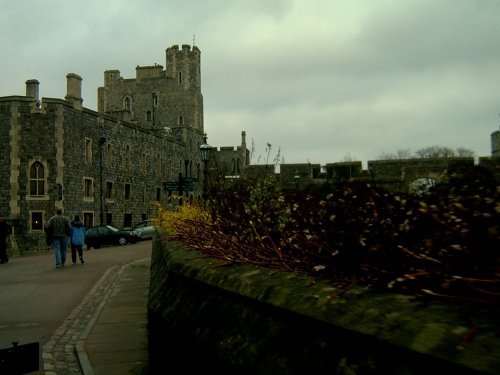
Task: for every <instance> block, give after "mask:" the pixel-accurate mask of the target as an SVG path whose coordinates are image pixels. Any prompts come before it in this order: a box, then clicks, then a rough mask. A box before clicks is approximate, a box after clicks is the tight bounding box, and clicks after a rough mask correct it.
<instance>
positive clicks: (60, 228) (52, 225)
mask: <svg viewBox="0 0 500 375" xmlns="http://www.w3.org/2000/svg"><path fill="white" fill-rule="evenodd" d="M45 231H46V232H47V231H49V232H51V233H52V236H53V240H52V247H53V248H54V255H55V258H56V268H61V267H64V263H66V246H67V243H68V236H69V235H70V233H71V224H70V222H69V219H68V218H67V217H65V216H63V215H62V210H61V209H58V210H57V211H56V214H55V215H54V216H52V217H51V218H50V219H49V222H48V223H47V228H46V230H45Z"/></svg>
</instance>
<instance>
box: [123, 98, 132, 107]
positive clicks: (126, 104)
mask: <svg viewBox="0 0 500 375" xmlns="http://www.w3.org/2000/svg"><path fill="white" fill-rule="evenodd" d="M123 108H125V109H128V110H131V109H132V99H131V98H130V96H126V97H125V99H123Z"/></svg>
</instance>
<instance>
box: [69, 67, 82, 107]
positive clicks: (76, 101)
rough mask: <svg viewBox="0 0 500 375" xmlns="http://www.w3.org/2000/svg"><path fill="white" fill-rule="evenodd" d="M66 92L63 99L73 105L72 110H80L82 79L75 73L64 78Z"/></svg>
mask: <svg viewBox="0 0 500 375" xmlns="http://www.w3.org/2000/svg"><path fill="white" fill-rule="evenodd" d="M66 79H67V90H66V96H65V97H64V99H66V100H67V101H69V102H71V103H73V108H76V109H82V103H83V99H82V77H80V76H79V75H78V74H75V73H69V74H68V75H67V76H66Z"/></svg>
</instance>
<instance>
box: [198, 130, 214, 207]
mask: <svg viewBox="0 0 500 375" xmlns="http://www.w3.org/2000/svg"><path fill="white" fill-rule="evenodd" d="M211 150H212V147H211V146H210V145H209V144H208V143H207V134H206V133H205V134H203V143H202V144H201V146H200V154H201V160H202V161H203V199H204V200H205V204H206V202H207V199H208V160H210V151H211Z"/></svg>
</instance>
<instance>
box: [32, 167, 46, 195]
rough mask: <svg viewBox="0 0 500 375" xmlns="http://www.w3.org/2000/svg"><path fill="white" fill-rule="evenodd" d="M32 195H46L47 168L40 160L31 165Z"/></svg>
mask: <svg viewBox="0 0 500 375" xmlns="http://www.w3.org/2000/svg"><path fill="white" fill-rule="evenodd" d="M30 195H31V196H36V197H41V196H45V168H44V167H43V164H42V163H40V162H39V161H36V162H34V163H33V164H32V165H31V167H30Z"/></svg>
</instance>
